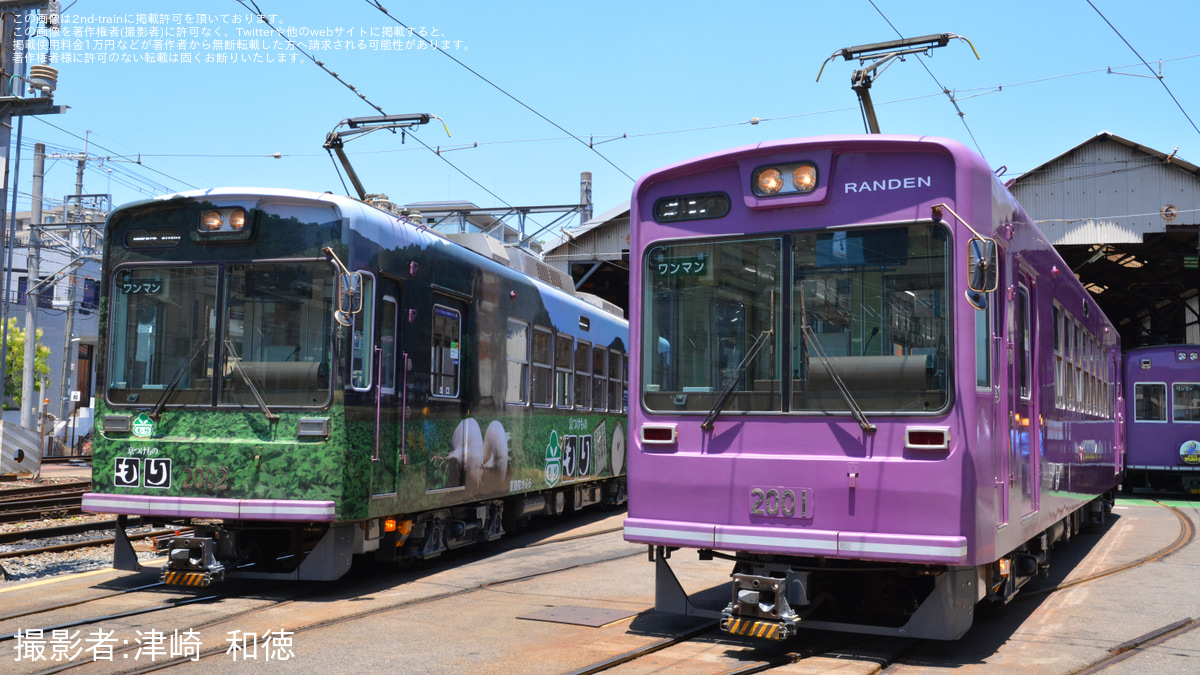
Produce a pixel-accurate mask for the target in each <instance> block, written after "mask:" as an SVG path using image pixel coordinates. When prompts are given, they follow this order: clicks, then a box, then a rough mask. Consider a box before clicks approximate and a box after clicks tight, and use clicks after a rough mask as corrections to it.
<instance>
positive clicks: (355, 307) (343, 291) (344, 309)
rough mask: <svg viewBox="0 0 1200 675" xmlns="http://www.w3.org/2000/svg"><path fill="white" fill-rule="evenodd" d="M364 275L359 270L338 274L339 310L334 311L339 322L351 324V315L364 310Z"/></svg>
mask: <svg viewBox="0 0 1200 675" xmlns="http://www.w3.org/2000/svg"><path fill="white" fill-rule="evenodd" d="M362 296H363V282H362V275H361V274H359V273H358V272H344V273H342V274H339V275H338V298H337V311H336V312H334V316H335V318H336V319H337V320H338V323H341V324H342V325H346V326H348V325H350V321H351V319H350V317H352V316H354V315H355V314H357V313H359V312H361V311H362V306H363V297H362Z"/></svg>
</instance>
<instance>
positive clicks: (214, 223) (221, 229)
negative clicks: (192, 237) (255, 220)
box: [196, 207, 250, 240]
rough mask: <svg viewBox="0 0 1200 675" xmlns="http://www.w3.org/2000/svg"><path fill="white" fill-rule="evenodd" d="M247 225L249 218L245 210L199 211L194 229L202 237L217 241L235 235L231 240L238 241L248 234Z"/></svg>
mask: <svg viewBox="0 0 1200 675" xmlns="http://www.w3.org/2000/svg"><path fill="white" fill-rule="evenodd" d="M247 225H249V218H248V217H247V214H246V209H244V208H241V207H227V208H219V209H206V210H204V211H201V212H200V222H199V223H197V226H196V229H197V231H198V232H199V233H200V234H201V235H202V236H204V237H212V238H215V239H218V240H219V239H227V238H229V237H230V236H234V235H236V236H234V237H233V238H235V239H239V240H240V239H242V238H244V237H245V236H247V235H249V233H250V231H249V229H248V228H247ZM222 235H228V236H222Z"/></svg>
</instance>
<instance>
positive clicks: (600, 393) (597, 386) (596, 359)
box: [592, 347, 608, 410]
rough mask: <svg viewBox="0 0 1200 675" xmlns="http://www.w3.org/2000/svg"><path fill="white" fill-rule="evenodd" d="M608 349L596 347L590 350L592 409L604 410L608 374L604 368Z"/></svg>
mask: <svg viewBox="0 0 1200 675" xmlns="http://www.w3.org/2000/svg"><path fill="white" fill-rule="evenodd" d="M607 357H608V351H607V350H606V349H604V348H603V347H596V348H595V349H594V350H593V351H592V409H593V410H604V408H605V400H606V399H607V398H608V376H607V371H606V369H605V365H606V362H607V360H608V359H607Z"/></svg>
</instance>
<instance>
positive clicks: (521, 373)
mask: <svg viewBox="0 0 1200 675" xmlns="http://www.w3.org/2000/svg"><path fill="white" fill-rule="evenodd" d="M507 336H508V339H507V341H506V344H507V345H508V346H507V347H506V349H505V351H506V352H507V358H508V374H507V377H506V378H505V385H504V386H505V394H504V400H505V401H507V402H508V403H515V404H518V405H524V404H526V403H529V324H527V323H525V322H523V321H517V320H516V319H509V320H508V332H507Z"/></svg>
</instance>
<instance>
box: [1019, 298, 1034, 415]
mask: <svg viewBox="0 0 1200 675" xmlns="http://www.w3.org/2000/svg"><path fill="white" fill-rule="evenodd" d="M1017 339H1018V340H1020V341H1021V353H1020V355H1018V357H1017V358H1018V359H1020V361H1019V362H1018V364H1017V370H1018V375H1019V384H1020V390H1021V398H1023V399H1028V398H1029V397H1030V395H1031V391H1030V386H1029V379H1030V371H1031V370H1032V363H1031V361H1032V359H1033V355H1032V354H1031V353H1030V352H1031V351H1032V347H1033V345H1032V344H1030V336H1029V291H1027V290H1025V287H1024V286H1021V290H1020V291H1019V292H1018V293H1017Z"/></svg>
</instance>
